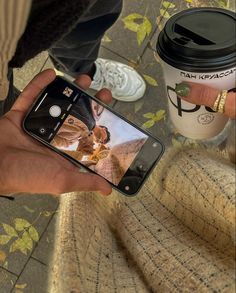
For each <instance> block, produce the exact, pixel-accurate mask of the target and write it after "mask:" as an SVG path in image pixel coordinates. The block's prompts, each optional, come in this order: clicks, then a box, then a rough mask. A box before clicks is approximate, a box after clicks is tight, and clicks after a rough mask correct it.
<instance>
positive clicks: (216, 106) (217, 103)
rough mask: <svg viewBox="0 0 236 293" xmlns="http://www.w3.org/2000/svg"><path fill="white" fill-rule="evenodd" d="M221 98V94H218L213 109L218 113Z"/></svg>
mask: <svg viewBox="0 0 236 293" xmlns="http://www.w3.org/2000/svg"><path fill="white" fill-rule="evenodd" d="M220 97H221V92H220V93H219V94H218V96H217V98H216V100H215V103H214V105H213V107H212V110H213V111H215V112H217V111H218V106H219V102H220Z"/></svg>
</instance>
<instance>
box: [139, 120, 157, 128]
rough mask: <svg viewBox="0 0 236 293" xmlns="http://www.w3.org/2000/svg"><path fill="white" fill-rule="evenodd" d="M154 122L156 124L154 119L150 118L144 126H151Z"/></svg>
mask: <svg viewBox="0 0 236 293" xmlns="http://www.w3.org/2000/svg"><path fill="white" fill-rule="evenodd" d="M154 124H155V122H154V120H148V121H147V122H145V123H143V125H142V127H144V128H151V127H152V126H153V125H154Z"/></svg>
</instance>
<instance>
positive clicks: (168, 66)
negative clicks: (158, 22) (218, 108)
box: [157, 8, 236, 139]
mask: <svg viewBox="0 0 236 293" xmlns="http://www.w3.org/2000/svg"><path fill="white" fill-rule="evenodd" d="M235 27H236V14H235V13H233V12H231V11H228V10H225V9H220V8H192V9H187V10H184V11H181V12H180V13H177V14H175V15H174V16H172V17H171V18H170V19H169V20H168V21H167V23H166V25H165V27H164V29H163V30H162V31H161V32H160V34H159V37H158V41H157V52H158V54H159V56H160V58H161V63H162V67H163V72H164V78H165V84H166V93H167V98H168V105H169V115H170V118H171V121H172V123H173V125H174V127H175V129H176V130H177V131H178V132H179V133H180V134H181V135H183V136H185V137H188V138H192V139H208V138H212V137H214V136H216V135H218V134H219V133H221V131H222V130H223V129H224V127H225V125H226V123H227V122H228V118H227V117H226V116H225V115H224V114H222V113H216V112H214V111H213V110H212V109H211V108H209V107H206V106H200V105H195V104H191V103H189V102H186V101H184V100H182V99H180V98H179V97H178V96H177V94H176V93H175V87H176V85H177V84H179V83H181V82H195V83H200V84H203V85H208V86H211V87H214V88H217V89H219V90H231V89H233V88H235V87H236V85H235V77H236V42H235Z"/></svg>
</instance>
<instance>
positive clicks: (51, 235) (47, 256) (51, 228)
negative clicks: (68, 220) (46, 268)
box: [32, 213, 57, 265]
mask: <svg viewBox="0 0 236 293" xmlns="http://www.w3.org/2000/svg"><path fill="white" fill-rule="evenodd" d="M56 222H57V213H56V214H55V215H54V216H53V217H52V219H51V221H50V223H49V225H48V227H47V229H46V231H45V232H44V233H43V236H42V238H41V239H40V241H39V242H38V244H37V245H36V248H35V250H34V253H33V254H32V256H33V257H34V258H35V259H38V260H39V261H40V262H42V263H44V264H46V265H50V264H51V260H52V253H53V248H54V243H55V239H56V234H55V229H56Z"/></svg>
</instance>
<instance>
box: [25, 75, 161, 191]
mask: <svg viewBox="0 0 236 293" xmlns="http://www.w3.org/2000/svg"><path fill="white" fill-rule="evenodd" d="M23 126H24V129H25V130H26V131H27V133H28V134H30V135H32V136H33V137H34V138H36V139H38V140H40V141H41V142H43V143H44V144H46V145H48V146H50V147H51V148H53V149H54V150H58V152H59V153H60V154H62V153H63V154H64V155H66V157H67V158H69V159H70V160H72V161H73V162H75V161H76V162H78V163H80V164H81V165H83V166H85V167H86V168H88V169H90V170H92V171H93V172H95V173H97V174H99V175H100V176H102V177H104V178H105V179H106V180H108V181H109V182H110V183H112V184H113V185H114V186H115V187H117V189H118V190H120V191H121V192H123V193H125V194H126V195H132V194H135V193H136V192H137V191H138V190H139V188H140V187H141V185H142V184H143V182H144V180H145V178H146V177H147V175H148V174H149V173H150V170H151V169H152V167H153V166H154V164H155V162H156V161H157V160H158V159H159V158H160V156H161V155H162V153H163V145H162V144H161V143H160V141H158V140H157V139H155V138H153V137H152V136H151V135H149V134H148V133H146V132H144V131H142V130H140V129H138V128H137V127H135V126H134V125H133V124H132V123H129V122H128V121H126V120H125V119H124V118H122V117H120V116H119V115H118V114H116V113H114V112H113V111H112V110H111V109H109V108H108V107H107V106H105V105H103V104H102V103H101V102H100V101H98V100H96V99H95V98H93V97H91V96H89V95H88V94H87V93H86V92H84V91H83V90H81V89H79V88H78V87H76V86H75V85H74V84H70V83H68V82H67V81H66V80H64V79H62V78H59V77H57V78H56V80H55V81H54V82H53V83H51V84H50V85H49V86H48V87H47V88H46V89H45V90H44V91H43V92H42V94H41V96H40V97H39V99H38V100H37V101H36V103H35V104H34V106H33V107H32V109H31V111H30V112H29V113H28V115H27V116H26V118H25V120H24V124H23Z"/></svg>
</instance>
